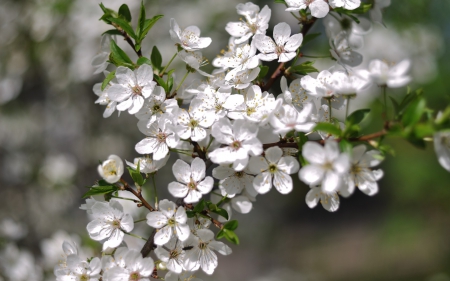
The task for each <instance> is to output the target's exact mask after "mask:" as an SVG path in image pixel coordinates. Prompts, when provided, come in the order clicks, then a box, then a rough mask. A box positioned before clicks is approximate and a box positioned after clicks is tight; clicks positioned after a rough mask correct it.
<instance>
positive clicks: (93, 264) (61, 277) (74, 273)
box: [55, 254, 102, 281]
mask: <svg viewBox="0 0 450 281" xmlns="http://www.w3.org/2000/svg"><path fill="white" fill-rule="evenodd" d="M101 270H102V267H101V263H100V259H99V258H97V257H96V258H93V259H92V260H91V261H90V262H87V261H86V260H82V259H81V258H80V257H79V256H77V255H75V254H73V255H69V256H68V257H67V268H66V270H57V271H55V275H56V281H81V280H83V281H84V280H86V281H98V280H99V278H100V271H101Z"/></svg>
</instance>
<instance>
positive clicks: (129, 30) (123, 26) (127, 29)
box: [107, 17, 136, 39]
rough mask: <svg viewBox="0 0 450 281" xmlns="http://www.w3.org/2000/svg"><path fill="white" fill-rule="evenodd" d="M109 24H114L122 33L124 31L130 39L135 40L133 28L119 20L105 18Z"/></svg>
mask: <svg viewBox="0 0 450 281" xmlns="http://www.w3.org/2000/svg"><path fill="white" fill-rule="evenodd" d="M107 19H108V20H109V21H110V22H112V23H115V24H116V25H118V26H119V27H120V28H121V29H122V30H123V31H125V32H126V33H127V34H128V35H129V36H130V37H131V38H133V39H136V34H135V33H134V30H133V28H132V27H131V25H130V24H129V23H128V22H127V21H126V20H123V19H121V18H113V17H109V18H107Z"/></svg>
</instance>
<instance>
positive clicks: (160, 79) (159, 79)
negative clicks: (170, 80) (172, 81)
mask: <svg viewBox="0 0 450 281" xmlns="http://www.w3.org/2000/svg"><path fill="white" fill-rule="evenodd" d="M153 79H155V80H156V82H157V83H158V84H159V86H161V87H163V88H164V90H165V91H166V93H169V87H167V84H166V82H164V80H163V79H162V78H161V77H159V76H158V75H156V74H154V75H153Z"/></svg>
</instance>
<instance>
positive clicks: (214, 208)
mask: <svg viewBox="0 0 450 281" xmlns="http://www.w3.org/2000/svg"><path fill="white" fill-rule="evenodd" d="M207 203H208V209H209V210H210V211H215V210H217V205H216V204H213V203H211V202H209V201H208V202H207Z"/></svg>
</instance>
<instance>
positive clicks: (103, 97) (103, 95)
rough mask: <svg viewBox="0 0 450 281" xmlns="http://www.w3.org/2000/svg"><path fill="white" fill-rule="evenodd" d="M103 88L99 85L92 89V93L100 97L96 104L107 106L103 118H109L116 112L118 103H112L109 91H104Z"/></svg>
mask: <svg viewBox="0 0 450 281" xmlns="http://www.w3.org/2000/svg"><path fill="white" fill-rule="evenodd" d="M110 83H111V82H110ZM101 88H102V85H101V83H97V84H95V85H94V87H93V88H92V91H93V92H94V93H95V94H96V95H97V96H98V99H97V100H96V101H95V103H97V104H100V105H106V108H105V111H104V112H103V118H108V117H109V116H111V115H112V114H113V113H114V111H115V110H116V105H117V102H116V101H112V100H111V99H110V98H109V97H108V93H107V89H105V90H104V91H102V89H101Z"/></svg>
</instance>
